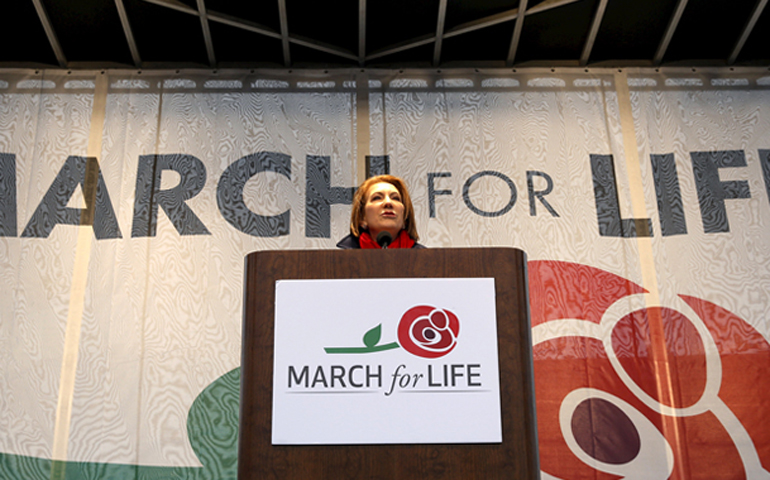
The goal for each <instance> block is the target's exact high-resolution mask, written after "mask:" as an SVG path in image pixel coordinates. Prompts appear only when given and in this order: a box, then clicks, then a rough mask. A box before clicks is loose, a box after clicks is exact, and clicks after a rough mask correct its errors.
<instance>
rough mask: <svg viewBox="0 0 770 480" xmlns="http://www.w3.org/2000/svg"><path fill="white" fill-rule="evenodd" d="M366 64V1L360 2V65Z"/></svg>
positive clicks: (359, 0)
mask: <svg viewBox="0 0 770 480" xmlns="http://www.w3.org/2000/svg"><path fill="white" fill-rule="evenodd" d="M365 62H366V0H358V65H359V66H360V67H363V66H364V63H365Z"/></svg>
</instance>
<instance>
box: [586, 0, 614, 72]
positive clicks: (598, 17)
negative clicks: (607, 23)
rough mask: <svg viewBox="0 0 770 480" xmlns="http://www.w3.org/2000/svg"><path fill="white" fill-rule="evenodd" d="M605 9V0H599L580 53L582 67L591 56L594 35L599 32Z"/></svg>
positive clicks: (594, 41) (594, 39)
mask: <svg viewBox="0 0 770 480" xmlns="http://www.w3.org/2000/svg"><path fill="white" fill-rule="evenodd" d="M606 10H607V0H601V1H600V2H599V6H598V7H597V8H596V14H595V15H594V19H593V21H592V22H591V30H589V31H588V38H586V43H585V44H584V45H583V53H581V54H580V66H581V67H584V66H586V64H587V63H588V59H589V58H591V50H593V48H594V43H596V35H597V34H598V33H599V27H600V26H601V24H602V20H603V19H604V12H605V11H606Z"/></svg>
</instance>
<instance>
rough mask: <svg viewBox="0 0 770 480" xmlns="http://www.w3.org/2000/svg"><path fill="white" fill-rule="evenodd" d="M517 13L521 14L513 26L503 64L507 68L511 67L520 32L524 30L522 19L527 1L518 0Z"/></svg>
mask: <svg viewBox="0 0 770 480" xmlns="http://www.w3.org/2000/svg"><path fill="white" fill-rule="evenodd" d="M519 11H520V12H522V13H521V14H520V15H517V16H516V25H514V26H513V35H511V46H510V47H509V48H508V57H507V58H506V59H505V64H506V65H508V66H509V67H510V66H512V65H513V61H514V60H515V59H516V51H517V50H518V49H519V40H521V30H522V28H524V17H525V16H526V15H527V0H519Z"/></svg>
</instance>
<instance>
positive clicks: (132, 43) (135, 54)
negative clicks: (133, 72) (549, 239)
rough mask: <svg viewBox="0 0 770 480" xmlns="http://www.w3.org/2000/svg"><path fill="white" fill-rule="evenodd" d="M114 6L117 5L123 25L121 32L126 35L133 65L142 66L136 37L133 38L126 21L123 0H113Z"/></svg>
mask: <svg viewBox="0 0 770 480" xmlns="http://www.w3.org/2000/svg"><path fill="white" fill-rule="evenodd" d="M115 6H116V7H118V16H119V17H120V24H121V25H122V26H123V33H124V34H125V35H126V42H128V49H129V50H130V51H131V59H132V60H133V62H134V66H135V67H137V68H139V67H141V66H142V58H141V57H140V56H139V48H138V47H137V46H136V39H134V31H133V30H132V29H131V22H129V21H128V14H127V13H126V6H125V5H123V0H115Z"/></svg>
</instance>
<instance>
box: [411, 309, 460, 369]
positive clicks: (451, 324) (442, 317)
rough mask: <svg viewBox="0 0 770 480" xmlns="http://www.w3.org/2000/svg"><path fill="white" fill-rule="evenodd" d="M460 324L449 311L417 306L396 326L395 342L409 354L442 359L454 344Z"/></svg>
mask: <svg viewBox="0 0 770 480" xmlns="http://www.w3.org/2000/svg"><path fill="white" fill-rule="evenodd" d="M459 334H460V321H459V320H458V319H457V316H456V315H455V314H454V313H452V312H450V311H449V310H443V309H441V308H436V307H431V306H428V305H418V306H416V307H412V308H410V309H409V310H407V312H406V313H404V315H403V316H402V317H401V321H400V322H399V324H398V343H399V344H400V345H401V346H402V347H403V348H404V349H405V350H406V351H407V352H409V353H411V354H412V355H416V356H418V357H423V358H438V357H443V356H444V355H446V354H447V353H449V352H451V351H452V349H454V348H455V345H457V336H458V335H459Z"/></svg>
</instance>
